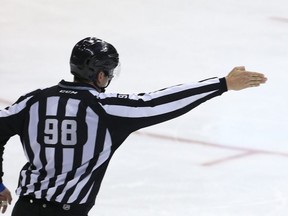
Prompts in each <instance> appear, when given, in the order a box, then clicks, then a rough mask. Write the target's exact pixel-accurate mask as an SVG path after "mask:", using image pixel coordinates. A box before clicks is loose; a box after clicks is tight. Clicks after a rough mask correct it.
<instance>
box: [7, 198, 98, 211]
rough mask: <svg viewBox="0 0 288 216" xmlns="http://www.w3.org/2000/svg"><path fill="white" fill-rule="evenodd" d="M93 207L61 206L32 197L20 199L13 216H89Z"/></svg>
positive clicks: (82, 205) (84, 205)
mask: <svg viewBox="0 0 288 216" xmlns="http://www.w3.org/2000/svg"><path fill="white" fill-rule="evenodd" d="M92 206H93V205H86V204H81V205H78V204H61V203H55V202H48V201H46V200H42V199H35V198H31V197H26V196H24V197H19V199H18V201H17V202H16V204H15V206H14V209H13V212H12V216H88V212H89V210H90V209H91V208H92Z"/></svg>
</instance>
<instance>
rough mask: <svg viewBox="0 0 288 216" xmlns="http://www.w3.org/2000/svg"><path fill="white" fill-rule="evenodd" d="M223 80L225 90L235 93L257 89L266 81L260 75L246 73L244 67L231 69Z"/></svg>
mask: <svg viewBox="0 0 288 216" xmlns="http://www.w3.org/2000/svg"><path fill="white" fill-rule="evenodd" d="M225 78H226V84H227V89H228V90H236V91H238V90H242V89H245V88H250V87H257V86H259V85H261V84H263V83H265V82H266V81H267V78H266V77H265V76H264V75H263V74H262V73H258V72H251V71H246V70H245V67H244V66H240V67H235V68H233V70H232V71H231V72H230V73H229V74H228V75H227V76H226V77H225Z"/></svg>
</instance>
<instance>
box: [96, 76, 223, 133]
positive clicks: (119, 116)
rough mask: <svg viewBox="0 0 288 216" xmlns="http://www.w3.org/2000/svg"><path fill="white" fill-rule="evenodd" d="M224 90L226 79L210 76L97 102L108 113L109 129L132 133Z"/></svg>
mask: <svg viewBox="0 0 288 216" xmlns="http://www.w3.org/2000/svg"><path fill="white" fill-rule="evenodd" d="M226 91H227V85H226V80H225V78H220V79H219V78H211V79H207V80H204V81H201V82H196V83H187V84H181V85H177V86H172V87H169V88H165V89H162V90H159V91H155V92H151V93H142V94H129V95H120V94H117V95H110V96H107V97H104V98H101V99H100V103H101V104H102V106H103V108H104V110H105V111H106V113H107V114H108V115H109V116H110V120H111V125H112V128H115V129H116V128H117V130H119V128H121V129H120V130H121V131H122V132H124V131H126V132H127V133H131V132H133V131H135V130H138V129H141V128H144V127H148V126H151V125H155V124H158V123H161V122H164V121H167V120H170V119H173V118H176V117H178V116H181V115H183V114H185V113H187V112H189V111H190V110H192V109H193V108H195V107H197V106H198V105H200V104H202V103H203V102H205V101H207V100H209V99H211V98H214V97H216V96H219V95H221V94H223V93H224V92H226Z"/></svg>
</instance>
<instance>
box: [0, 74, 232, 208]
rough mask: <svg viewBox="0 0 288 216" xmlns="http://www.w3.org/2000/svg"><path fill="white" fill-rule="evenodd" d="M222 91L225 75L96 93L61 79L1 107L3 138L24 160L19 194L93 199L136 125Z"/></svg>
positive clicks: (60, 199)
mask: <svg viewBox="0 0 288 216" xmlns="http://www.w3.org/2000/svg"><path fill="white" fill-rule="evenodd" d="M226 90H227V88H226V83H225V80H224V79H217V78H215V79H210V80H207V81H204V82H199V83H193V84H183V85H178V86H173V87H170V88H166V89H162V90H159V91H156V92H152V93H146V94H138V95H137V94H129V95H119V94H112V93H98V92H97V91H96V90H95V89H94V88H91V86H89V85H86V84H79V83H69V82H65V81H61V82H60V83H59V85H57V86H53V87H51V88H48V89H44V90H37V91H35V92H33V93H31V94H28V95H26V96H23V97H21V98H20V99H19V100H18V101H17V102H16V103H15V104H14V105H12V106H10V107H8V108H7V109H5V110H1V111H0V134H1V135H0V136H1V138H2V137H3V138H6V137H8V138H9V137H11V136H13V135H14V134H18V135H19V136H20V137H21V141H22V143H23V148H24V152H25V155H26V157H27V160H28V163H27V164H26V165H25V166H24V167H23V169H22V170H21V172H20V178H19V187H18V188H17V191H16V192H17V194H19V195H21V196H25V195H29V196H34V197H35V198H44V199H47V200H48V201H56V202H61V203H77V204H82V203H93V202H94V201H95V198H96V195H97V193H98V191H99V188H100V184H101V181H102V179H103V176H104V174H105V171H106V169H107V166H108V163H109V161H110V159H111V157H112V155H113V153H114V151H115V150H116V149H117V148H118V147H119V146H120V145H121V143H122V142H123V141H124V140H125V139H126V138H127V137H128V136H129V134H130V133H132V132H133V131H135V130H137V129H140V128H143V127H147V126H150V125H153V124H157V123H160V122H163V121H167V120H169V119H172V118H175V117H177V116H179V115H182V114H184V113H186V112H188V111H189V110H191V109H193V108H194V107H195V106H198V105H199V104H201V103H203V102H204V101H206V100H208V99H210V98H213V97H215V96H218V95H221V94H222V93H223V92H225V91H226Z"/></svg>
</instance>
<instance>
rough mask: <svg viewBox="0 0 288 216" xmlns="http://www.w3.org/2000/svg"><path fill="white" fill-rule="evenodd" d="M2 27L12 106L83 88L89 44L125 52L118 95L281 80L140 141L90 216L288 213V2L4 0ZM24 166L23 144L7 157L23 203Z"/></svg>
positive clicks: (110, 174) (125, 150)
mask: <svg viewBox="0 0 288 216" xmlns="http://www.w3.org/2000/svg"><path fill="white" fill-rule="evenodd" d="M0 29H1V30H0V31H1V33H0V92H1V93H0V107H1V109H2V108H4V107H5V106H7V105H9V104H11V103H13V102H14V101H15V100H17V98H18V97H19V96H21V95H22V94H24V93H27V92H30V91H32V90H34V89H37V88H44V87H48V86H50V85H55V84H57V83H58V82H59V81H60V80H61V79H66V80H72V76H71V75H70V72H69V57H70V52H71V50H72V47H73V46H74V44H75V43H77V42H78V41H79V40H81V39H82V38H84V37H86V36H96V37H99V38H101V39H104V40H106V41H108V42H110V43H112V44H113V45H114V46H115V47H116V48H117V49H118V51H119V53H120V60H121V67H122V68H121V69H122V71H121V74H120V76H119V78H117V79H115V80H114V81H113V82H112V84H111V85H110V86H109V89H108V91H111V92H119V93H132V92H135V93H140V92H150V91H154V90H158V89H161V88H164V87H167V86H171V85H175V84H180V83H183V82H188V81H198V80H202V79H205V78H209V77H214V76H218V77H223V76H225V75H226V74H227V73H228V72H229V71H230V70H231V69H232V68H233V67H234V66H239V65H244V66H246V69H247V70H251V71H259V72H262V73H264V74H265V75H266V76H267V77H268V79H269V80H268V82H267V84H265V85H263V86H261V87H259V88H253V89H247V90H243V91H240V92H227V93H225V94H223V95H222V96H221V97H217V98H214V99H212V100H210V101H208V102H206V103H204V104H203V105H201V106H199V107H197V108H196V109H194V110H192V111H191V112H189V113H188V114H186V115H184V116H181V117H180V118H178V119H174V120H171V121H169V122H166V123H162V124H160V125H157V126H153V127H150V128H146V129H143V130H141V131H139V132H136V133H134V134H133V135H131V136H130V137H129V138H128V139H127V141H126V142H125V143H124V144H123V145H122V147H120V149H119V150H118V152H116V154H115V156H114V158H113V159H112V161H111V164H110V167H109V168H108V171H107V174H106V178H104V181H103V186H102V188H101V190H100V193H99V196H98V199H97V202H96V205H95V206H94V208H93V209H92V211H91V213H90V216H113V215H114V216H116V215H117V216H287V215H288V184H287V182H288V91H287V83H286V81H287V79H288V1H287V0H274V1H269V0H254V1H251V0H217V1H215V0H177V1H176V0H145V1H144V0H121V1H120V0H118V1H117V0H105V1H98V0H94V1H93V0H58V1H56V0H25V1H23V0H1V6H0ZM0 136H1V134H0ZM24 162H25V159H24V156H23V153H22V149H21V145H20V142H19V138H18V137H15V138H14V137H13V138H12V139H11V140H10V141H9V143H8V144H7V147H6V152H5V157H4V170H5V176H4V183H5V184H6V186H8V188H9V189H10V190H11V191H12V192H13V195H14V200H13V204H14V203H15V201H16V200H17V196H16V195H15V194H14V191H15V189H16V186H17V181H18V172H19V170H20V168H21V167H22V165H23V163H24ZM12 207H13V205H12V206H10V208H9V210H8V212H7V213H6V214H5V215H10V214H11V210H12ZM23 216H26V215H23Z"/></svg>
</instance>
